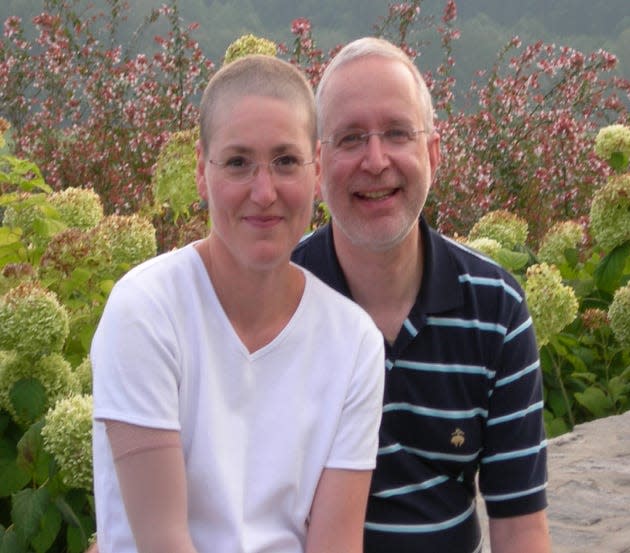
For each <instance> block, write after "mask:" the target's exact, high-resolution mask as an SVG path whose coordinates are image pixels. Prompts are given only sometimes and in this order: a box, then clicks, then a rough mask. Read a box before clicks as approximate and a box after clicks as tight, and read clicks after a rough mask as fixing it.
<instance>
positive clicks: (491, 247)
mask: <svg viewBox="0 0 630 553" xmlns="http://www.w3.org/2000/svg"><path fill="white" fill-rule="evenodd" d="M464 244H465V245H466V246H468V247H469V248H472V249H474V250H477V251H479V252H481V253H482V254H484V255H486V256H488V257H490V258H491V259H494V260H495V261H498V259H497V257H498V254H499V251H500V250H501V244H499V242H498V241H496V240H495V239H494V238H485V237H480V238H476V239H475V240H467V241H466V242H464Z"/></svg>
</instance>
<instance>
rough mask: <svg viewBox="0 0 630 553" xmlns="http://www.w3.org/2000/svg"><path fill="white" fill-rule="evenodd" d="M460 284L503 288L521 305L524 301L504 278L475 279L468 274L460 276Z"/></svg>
mask: <svg viewBox="0 0 630 553" xmlns="http://www.w3.org/2000/svg"><path fill="white" fill-rule="evenodd" d="M459 281H460V282H470V283H471V284H475V285H478V286H493V287H495V288H503V289H504V290H505V291H506V292H507V293H508V294H510V296H512V297H513V298H514V299H516V301H518V302H519V303H521V302H522V301H523V296H521V294H519V293H518V292H517V291H516V290H515V289H514V288H513V287H512V286H510V285H509V284H508V283H507V282H505V280H503V279H502V278H488V277H475V276H471V275H470V274H468V273H464V274H462V275H459Z"/></svg>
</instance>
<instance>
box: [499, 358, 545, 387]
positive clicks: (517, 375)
mask: <svg viewBox="0 0 630 553" xmlns="http://www.w3.org/2000/svg"><path fill="white" fill-rule="evenodd" d="M538 367H540V360H539V359H536V361H534V362H533V363H532V364H531V365H528V366H527V367H525V368H524V369H521V370H520V371H518V372H515V373H514V374H511V375H510V376H506V377H505V378H499V380H497V381H496V383H495V385H494V387H495V388H500V387H501V386H505V385H506V384H509V383H510V382H514V381H515V380H518V379H519V378H521V377H522V376H525V375H526V374H527V373H530V372H532V371H535V370H536V369H537V368H538Z"/></svg>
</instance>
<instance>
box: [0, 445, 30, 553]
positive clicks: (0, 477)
mask: <svg viewBox="0 0 630 553" xmlns="http://www.w3.org/2000/svg"><path fill="white" fill-rule="evenodd" d="M28 481H29V475H28V473H26V472H25V471H23V470H22V469H21V468H20V467H19V466H18V465H17V462H16V459H15V446H14V445H13V444H12V443H11V442H10V441H9V440H6V439H0V497H8V496H10V495H11V494H12V493H15V492H17V491H18V490H21V489H22V488H23V487H24V486H25V485H26V484H27V483H28ZM0 551H2V550H1V549H0Z"/></svg>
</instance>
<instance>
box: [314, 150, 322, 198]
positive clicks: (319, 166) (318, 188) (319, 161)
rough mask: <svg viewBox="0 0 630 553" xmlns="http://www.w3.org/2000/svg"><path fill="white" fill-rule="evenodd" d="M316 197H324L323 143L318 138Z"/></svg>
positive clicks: (316, 151)
mask: <svg viewBox="0 0 630 553" xmlns="http://www.w3.org/2000/svg"><path fill="white" fill-rule="evenodd" d="M315 177H316V180H315V199H316V200H320V201H321V199H322V188H321V186H322V143H321V142H320V141H319V140H318V141H317V146H315Z"/></svg>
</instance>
